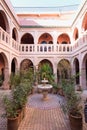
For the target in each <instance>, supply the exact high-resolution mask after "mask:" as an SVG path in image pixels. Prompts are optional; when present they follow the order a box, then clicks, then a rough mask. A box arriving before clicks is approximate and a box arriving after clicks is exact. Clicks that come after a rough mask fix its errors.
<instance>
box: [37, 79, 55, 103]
mask: <svg viewBox="0 0 87 130" xmlns="http://www.w3.org/2000/svg"><path fill="white" fill-rule="evenodd" d="M52 87H53V86H52V85H50V84H48V80H46V79H45V78H44V79H43V80H42V81H41V84H39V85H38V88H39V89H40V90H42V94H43V98H42V100H43V101H46V100H48V99H49V98H48V91H49V90H50V89H51V88H52Z"/></svg>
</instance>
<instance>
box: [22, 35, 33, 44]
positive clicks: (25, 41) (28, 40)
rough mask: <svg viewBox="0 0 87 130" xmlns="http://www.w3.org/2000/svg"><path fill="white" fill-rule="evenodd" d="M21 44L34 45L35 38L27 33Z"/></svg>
mask: <svg viewBox="0 0 87 130" xmlns="http://www.w3.org/2000/svg"><path fill="white" fill-rule="evenodd" d="M21 44H34V38H33V36H32V35H31V34H30V33H26V34H24V35H23V36H22V38H21Z"/></svg>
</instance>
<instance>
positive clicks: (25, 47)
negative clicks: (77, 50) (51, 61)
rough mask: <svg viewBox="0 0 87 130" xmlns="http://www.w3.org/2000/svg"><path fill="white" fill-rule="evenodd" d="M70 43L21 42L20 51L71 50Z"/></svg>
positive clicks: (48, 51) (47, 51)
mask: <svg viewBox="0 0 87 130" xmlns="http://www.w3.org/2000/svg"><path fill="white" fill-rule="evenodd" d="M71 51H72V46H71V44H67V45H66V44H65V45H64V44H57V45H54V44H37V45H34V44H33V45H32V44H21V45H20V52H24V53H35V52H37V53H43V52H44V53H57V52H71Z"/></svg>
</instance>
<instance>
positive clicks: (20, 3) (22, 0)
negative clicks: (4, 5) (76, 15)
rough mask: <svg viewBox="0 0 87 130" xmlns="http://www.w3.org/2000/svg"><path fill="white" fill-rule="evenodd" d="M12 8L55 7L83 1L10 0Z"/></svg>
mask: <svg viewBox="0 0 87 130" xmlns="http://www.w3.org/2000/svg"><path fill="white" fill-rule="evenodd" d="M10 1H11V3H12V5H13V6H14V7H55V6H66V5H75V4H80V3H81V1H83V0H10Z"/></svg>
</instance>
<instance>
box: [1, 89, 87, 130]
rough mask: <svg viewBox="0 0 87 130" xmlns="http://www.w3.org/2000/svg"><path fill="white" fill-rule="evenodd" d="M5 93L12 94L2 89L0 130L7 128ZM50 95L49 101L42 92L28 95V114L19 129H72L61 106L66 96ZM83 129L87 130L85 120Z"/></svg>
mask: <svg viewBox="0 0 87 130" xmlns="http://www.w3.org/2000/svg"><path fill="white" fill-rule="evenodd" d="M5 94H8V95H10V91H7V90H5V91H2V90H0V130H7V126H6V124H7V120H6V118H3V117H2V116H1V115H2V114H3V113H4V112H5V110H4V108H3V103H2V99H3V95H5ZM48 97H49V100H48V101H42V94H33V95H30V96H29V97H28V102H27V106H26V116H25V118H24V119H23V120H22V122H21V124H20V126H19V129H18V130H70V126H69V121H68V117H67V116H66V115H65V114H64V113H63V111H62V109H61V107H60V103H61V102H63V101H64V98H63V97H61V96H57V95H53V94H49V95H48ZM83 130H87V124H86V123H85V122H84V120H83Z"/></svg>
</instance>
